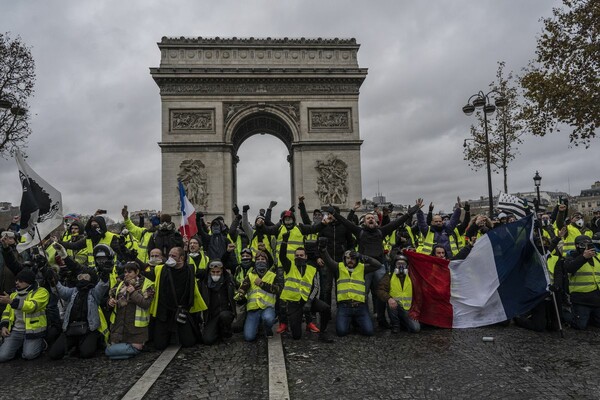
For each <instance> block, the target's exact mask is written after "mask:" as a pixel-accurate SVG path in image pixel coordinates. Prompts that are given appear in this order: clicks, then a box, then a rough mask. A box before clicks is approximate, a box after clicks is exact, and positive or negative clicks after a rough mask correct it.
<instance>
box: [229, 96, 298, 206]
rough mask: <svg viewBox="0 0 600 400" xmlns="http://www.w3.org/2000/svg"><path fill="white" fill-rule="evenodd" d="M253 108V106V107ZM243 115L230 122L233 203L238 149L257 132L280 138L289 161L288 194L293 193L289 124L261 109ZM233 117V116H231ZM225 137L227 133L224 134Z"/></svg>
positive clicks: (235, 195) (291, 140) (290, 131)
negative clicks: (286, 150) (289, 186)
mask: <svg viewBox="0 0 600 400" xmlns="http://www.w3.org/2000/svg"><path fill="white" fill-rule="evenodd" d="M253 108H254V107H253ZM244 114H245V115H244V116H243V117H240V118H237V121H236V122H233V123H232V124H231V132H232V133H231V139H230V140H231V144H232V163H233V164H232V188H231V190H232V193H231V197H232V199H233V202H234V203H237V202H238V200H237V164H238V163H239V157H238V150H239V148H240V146H241V145H242V143H244V141H245V140H246V139H249V138H250V137H252V136H254V135H257V134H263V133H265V134H269V135H272V136H275V137H276V138H278V139H280V140H281V141H282V142H283V144H284V145H285V146H286V148H287V149H288V157H287V161H288V163H290V182H291V188H290V196H291V198H292V199H293V195H294V182H293V176H294V170H293V163H292V143H293V142H294V135H293V133H292V130H291V129H290V126H289V125H288V124H287V123H286V122H285V121H284V120H283V119H281V118H280V117H278V116H277V115H276V114H273V113H270V112H267V111H264V109H263V110H262V111H261V110H253V111H250V113H248V112H246V113H244ZM232 119H233V118H232ZM226 137H227V134H226ZM292 203H293V201H292Z"/></svg>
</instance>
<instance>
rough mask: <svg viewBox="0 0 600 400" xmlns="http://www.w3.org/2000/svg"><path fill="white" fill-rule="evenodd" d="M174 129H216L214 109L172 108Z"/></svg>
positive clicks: (210, 130) (172, 128)
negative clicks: (188, 109) (189, 109)
mask: <svg viewBox="0 0 600 400" xmlns="http://www.w3.org/2000/svg"><path fill="white" fill-rule="evenodd" d="M171 130H172V131H209V132H212V131H214V122H213V111H212V110H202V111H200V110H196V111H187V110H186V111H183V110H181V111H180V110H171Z"/></svg>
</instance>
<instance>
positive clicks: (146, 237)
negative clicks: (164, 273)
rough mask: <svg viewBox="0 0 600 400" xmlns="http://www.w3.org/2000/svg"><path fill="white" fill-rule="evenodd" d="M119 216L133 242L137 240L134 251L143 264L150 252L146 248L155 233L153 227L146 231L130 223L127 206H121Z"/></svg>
mask: <svg viewBox="0 0 600 400" xmlns="http://www.w3.org/2000/svg"><path fill="white" fill-rule="evenodd" d="M121 215H122V216H123V220H124V221H123V223H124V224H125V228H127V230H128V231H129V233H130V234H131V235H132V236H133V238H134V239H135V240H137V247H136V250H137V252H138V255H137V257H138V259H139V260H140V261H142V262H143V263H147V262H148V253H149V252H150V250H152V249H149V248H148V246H149V244H150V239H151V238H152V234H153V233H154V232H155V231H156V228H155V227H152V228H151V229H146V228H143V227H139V226H137V225H135V224H134V223H133V221H131V219H130V218H129V211H127V206H123V209H122V210H121Z"/></svg>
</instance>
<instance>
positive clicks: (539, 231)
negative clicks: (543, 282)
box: [534, 214, 565, 339]
mask: <svg viewBox="0 0 600 400" xmlns="http://www.w3.org/2000/svg"><path fill="white" fill-rule="evenodd" d="M534 215H535V214H534ZM535 220H536V221H537V215H536V216H535ZM537 232H538V236H539V238H540V244H541V245H542V251H543V252H544V256H543V257H542V259H543V260H544V266H545V267H546V270H548V260H547V258H546V248H545V247H544V241H543V240H542V239H543V236H542V229H541V228H540V227H539V226H538V227H537ZM552 286H554V282H552ZM550 293H551V294H552V303H553V304H554V312H555V313H556V320H557V321H558V331H559V332H560V337H561V338H563V339H564V338H565V331H564V330H563V327H562V322H561V321H560V312H559V311H558V302H557V301H556V293H555V292H554V290H550Z"/></svg>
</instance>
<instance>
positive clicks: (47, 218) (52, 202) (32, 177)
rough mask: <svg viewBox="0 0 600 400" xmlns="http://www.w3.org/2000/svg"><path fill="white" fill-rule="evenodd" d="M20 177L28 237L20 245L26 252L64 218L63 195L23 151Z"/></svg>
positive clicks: (23, 233)
mask: <svg viewBox="0 0 600 400" xmlns="http://www.w3.org/2000/svg"><path fill="white" fill-rule="evenodd" d="M15 159H16V160H17V167H18V168H19V179H20V180H21V186H22V187H23V196H22V197H21V207H20V209H21V237H22V238H24V241H23V242H21V243H19V244H18V245H17V251H19V252H23V251H24V250H27V249H28V248H30V247H33V246H35V245H36V244H38V243H39V242H40V237H41V238H42V239H43V238H45V237H46V236H48V235H49V234H50V233H51V232H52V231H53V230H55V229H56V228H58V227H59V226H60V225H61V224H62V222H63V209H62V196H61V194H60V192H59V191H58V190H56V189H54V188H53V187H52V186H51V185H50V184H49V183H48V182H46V181H45V180H43V179H42V178H41V177H40V176H39V175H38V174H36V173H35V171H34V170H33V169H31V167H30V166H29V165H28V164H27V163H26V162H25V160H24V159H23V155H22V154H21V153H20V152H19V151H17V152H16V154H15Z"/></svg>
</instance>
